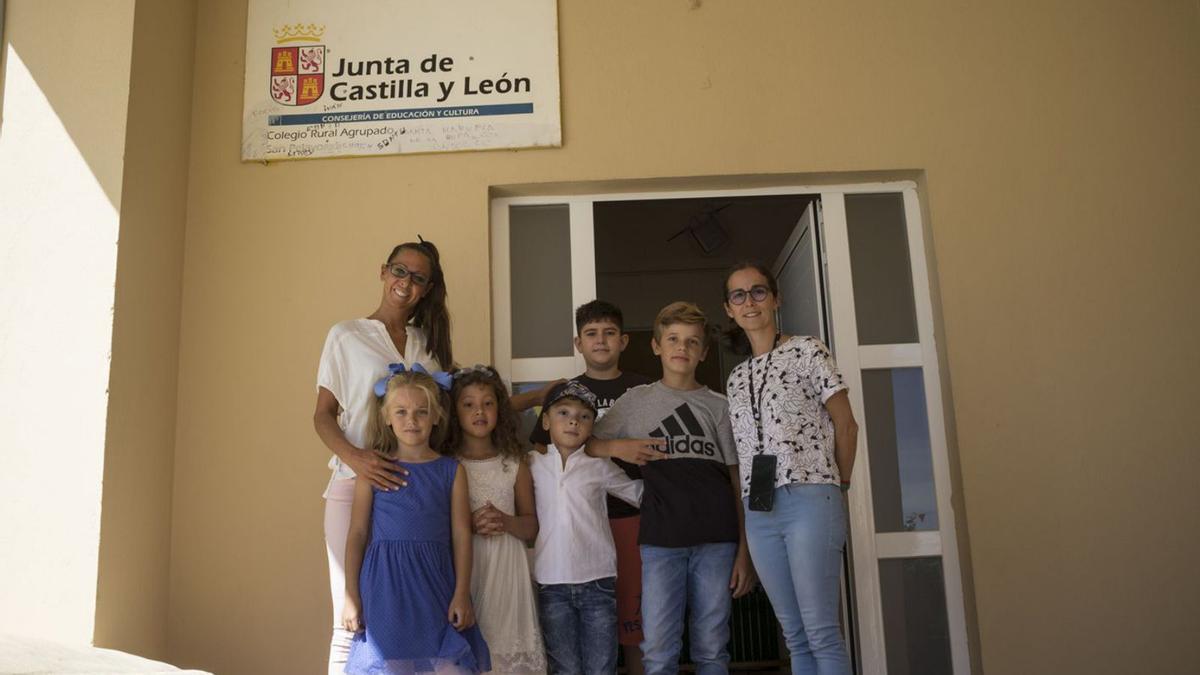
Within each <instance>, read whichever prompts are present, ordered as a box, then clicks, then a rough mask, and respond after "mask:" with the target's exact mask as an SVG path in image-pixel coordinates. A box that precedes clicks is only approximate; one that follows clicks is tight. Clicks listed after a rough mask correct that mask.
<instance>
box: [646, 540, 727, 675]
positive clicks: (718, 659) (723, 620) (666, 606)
mask: <svg viewBox="0 0 1200 675" xmlns="http://www.w3.org/2000/svg"><path fill="white" fill-rule="evenodd" d="M640 549H641V552H642V635H643V636H644V638H643V640H642V665H643V666H644V667H645V670H646V675H661V674H662V673H676V672H678V671H679V651H680V650H681V649H682V648H683V618H684V613H685V611H686V612H687V613H688V614H689V615H690V619H691V620H690V621H689V623H688V628H689V631H690V632H689V633H688V636H689V641H690V644H691V652H692V653H691V657H692V662H693V663H695V664H696V672H697V673H699V675H709V674H710V673H728V672H729V650H728V646H729V613H730V611H731V610H732V608H733V598H732V596H731V595H730V594H729V577H730V575H732V574H733V559H734V557H736V556H737V544H734V543H722V544H700V545H698V546H686V547H683V548H667V547H664V546H646V545H643V546H641V547H640Z"/></svg>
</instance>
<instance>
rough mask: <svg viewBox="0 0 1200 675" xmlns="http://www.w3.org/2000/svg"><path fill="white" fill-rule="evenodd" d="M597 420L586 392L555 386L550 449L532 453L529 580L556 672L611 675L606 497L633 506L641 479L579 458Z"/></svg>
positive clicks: (573, 385)
mask: <svg viewBox="0 0 1200 675" xmlns="http://www.w3.org/2000/svg"><path fill="white" fill-rule="evenodd" d="M595 420H596V397H595V395H594V394H592V392H591V391H589V390H588V389H587V387H584V386H583V385H581V384H579V383H578V382H565V383H563V384H560V385H558V386H556V387H554V388H553V389H551V390H550V393H549V394H547V396H546V403H545V412H543V413H542V426H543V428H544V429H546V431H549V432H550V440H551V445H549V446H548V447H547V448H546V451H545V452H544V453H537V452H535V453H531V454H530V457H531V461H530V469H531V472H532V474H533V487H534V498H535V500H536V502H537V516H538V536H537V542H536V544H535V545H534V550H533V560H534V563H533V578H534V580H535V581H536V582H537V585H538V613H539V615H540V618H541V624H542V634H543V638H544V640H545V643H546V652H547V655H548V656H549V661H550V669H551V672H554V673H570V674H576V673H579V674H582V673H604V674H605V675H611V673H614V672H616V666H617V651H616V645H617V599H616V574H617V555H616V549H615V548H614V546H613V539H612V531H611V530H610V528H609V525H608V516H607V513H608V511H607V507H606V505H605V496H606V495H608V494H611V495H613V496H614V497H618V498H620V499H622V500H624V501H626V502H628V503H630V504H632V505H634V506H637V505H638V504H639V502H640V501H641V497H642V481H640V480H632V479H630V478H629V477H628V476H626V475H625V473H624V472H623V471H621V470H620V469H618V468H617V466H616V465H615V464H613V463H612V462H610V461H609V460H607V459H600V458H596V457H590V456H588V455H587V454H586V453H585V452H584V450H583V448H584V444H586V443H587V440H588V438H589V437H590V436H591V434H592V425H593V424H594V423H595Z"/></svg>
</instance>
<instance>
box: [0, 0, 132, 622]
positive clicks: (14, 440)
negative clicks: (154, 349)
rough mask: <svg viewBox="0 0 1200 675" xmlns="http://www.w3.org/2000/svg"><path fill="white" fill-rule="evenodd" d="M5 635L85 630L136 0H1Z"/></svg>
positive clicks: (91, 601)
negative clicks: (4, 2) (4, 5)
mask: <svg viewBox="0 0 1200 675" xmlns="http://www.w3.org/2000/svg"><path fill="white" fill-rule="evenodd" d="M6 9H7V11H6V17H5V19H6V21H5V26H4V43H3V45H2V48H3V60H4V64H3V72H2V73H0V100H2V101H3V108H2V110H0V298H2V299H0V466H2V467H3V468H2V470H0V607H2V608H3V611H0V633H27V634H34V635H39V636H42V637H46V638H51V639H54V640H59V641H66V642H73V643H79V644H85V643H88V642H90V641H91V639H92V634H93V626H94V618H95V608H96V581H97V550H98V543H99V539H100V517H101V477H102V471H103V468H104V449H105V424H106V422H105V420H106V411H107V408H108V394H107V387H108V386H109V350H110V347H111V344H112V326H113V315H112V312H113V284H114V278H115V275H116V266H117V238H118V227H119V214H120V209H121V192H122V174H123V170H124V169H123V163H124V150H125V127H126V103H127V99H128V94H129V71H130V45H131V43H132V35H133V11H134V3H133V0H104V1H96V2H67V1H61V2H60V1H55V2H43V1H38V0H9V2H7V8H6Z"/></svg>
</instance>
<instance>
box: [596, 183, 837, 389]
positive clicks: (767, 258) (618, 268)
mask: <svg viewBox="0 0 1200 675" xmlns="http://www.w3.org/2000/svg"><path fill="white" fill-rule="evenodd" d="M816 199H817V197H816V196H815V195H779V196H760V197H722V198H702V199H656V200H638V201H612V202H597V203H596V205H595V208H594V211H593V223H594V231H595V240H596V241H595V243H596V295H597V297H599V298H602V299H604V300H608V301H609V302H613V303H615V304H616V305H617V306H619V307H620V308H621V309H622V311H623V312H624V314H625V329H626V330H627V331H628V332H629V333H630V345H629V349H627V350H626V352H625V354H624V355H623V356H622V358H621V365H622V367H623V368H624V369H626V370H630V371H633V372H640V373H642V374H643V375H646V376H647V377H651V378H658V377H660V376H661V375H662V372H661V368H660V366H659V361H658V357H656V356H655V355H654V354H653V352H652V351H651V348H650V335H651V330H652V329H653V324H654V317H655V315H656V314H657V313H658V310H659V309H661V308H662V307H663V306H664V305H666V304H668V303H670V302H674V301H675V300H689V301H691V302H694V303H696V304H697V305H699V306H700V309H702V310H704V313H705V314H706V315H707V316H708V320H709V324H710V326H712V327H713V328H714V334H715V332H716V329H718V328H724V327H725V326H726V321H727V319H726V316H725V310H724V308H723V306H722V297H721V295H722V284H723V283H724V280H725V272H726V270H727V269H728V268H729V267H730V266H731V265H733V264H734V263H736V262H739V261H744V260H756V261H759V262H762V263H764V264H766V265H767V266H770V265H771V264H772V263H773V262H774V261H775V259H776V257H777V256H778V255H779V252H780V250H781V249H782V248H783V246H784V243H785V242H786V241H787V238H788V236H789V235H790V234H791V233H792V230H793V229H794V228H795V227H796V222H797V221H798V220H799V219H800V216H801V215H802V214H803V213H804V209H805V207H807V206H808V205H809V204H810V203H811V202H813V201H815V200H816ZM739 360H740V357H738V356H737V355H735V354H732V353H730V352H728V351H727V350H725V349H723V348H720V347H718V346H717V345H716V344H714V345H713V347H712V348H710V349H709V355H708V359H707V360H706V362H705V363H703V364H701V367H700V369H699V370H698V371H697V379H699V380H700V382H701V383H703V384H705V385H707V386H708V387H709V388H710V389H712V390H713V391H718V392H722V393H724V391H725V380H726V377H727V376H728V374H729V371H730V370H731V369H732V368H733V367H734V366H735V365H737V363H738V361H739Z"/></svg>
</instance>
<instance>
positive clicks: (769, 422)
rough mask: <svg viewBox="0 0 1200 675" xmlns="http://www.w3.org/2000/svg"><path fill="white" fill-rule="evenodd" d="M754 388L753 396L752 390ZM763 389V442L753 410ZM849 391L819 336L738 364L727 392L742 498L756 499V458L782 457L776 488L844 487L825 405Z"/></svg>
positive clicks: (798, 339) (799, 339)
mask: <svg viewBox="0 0 1200 675" xmlns="http://www.w3.org/2000/svg"><path fill="white" fill-rule="evenodd" d="M751 384H753V391H751ZM760 387H761V392H762V395H761V401H762V402H761V404H760V408H761V415H760V416H761V419H762V443H761V444H760V443H759V440H758V438H759V436H758V425H757V424H756V423H755V419H754V412H753V409H752V407H751V397H753V401H755V402H757V401H759V400H760V399H759V392H760ZM845 388H846V383H845V381H844V380H843V379H842V374H841V372H839V371H838V369H837V364H836V363H834V361H833V355H832V354H830V353H829V349H828V348H826V347H825V345H824V344H823V343H822V342H821V341H820V340H818V339H817V338H815V337H807V336H796V337H793V338H791V339H789V340H788V341H787V342H784V343H783V344H781V345H779V346H777V347H775V349H773V350H771V351H770V352H768V353H766V354H763V355H761V356H756V357H754V358H751V359H747V360H745V361H743V362H742V363H740V364H738V365H737V367H735V368H734V369H733V372H731V373H730V374H729V382H728V386H727V387H726V389H725V393H726V395H727V396H728V397H729V418H730V422H731V423H732V424H733V437H734V440H735V442H736V443H737V450H738V465H739V467H740V469H741V477H742V496H747V495H749V494H750V466H751V463H752V462H753V459H754V455H758V454H768V455H775V456H776V457H778V458H779V459H778V463H777V464H776V469H775V486H776V487H780V486H783V485H790V484H792V483H832V484H835V485H836V484H838V483H839V482H840V481H841V476H840V475H839V473H838V467H837V462H836V461H835V459H834V445H833V420H832V419H830V417H829V413H828V412H826V410H825V402H826V401H828V400H829V397H830V396H833V395H834V394H836V393H837V392H839V391H842V390H843V389H845Z"/></svg>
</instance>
